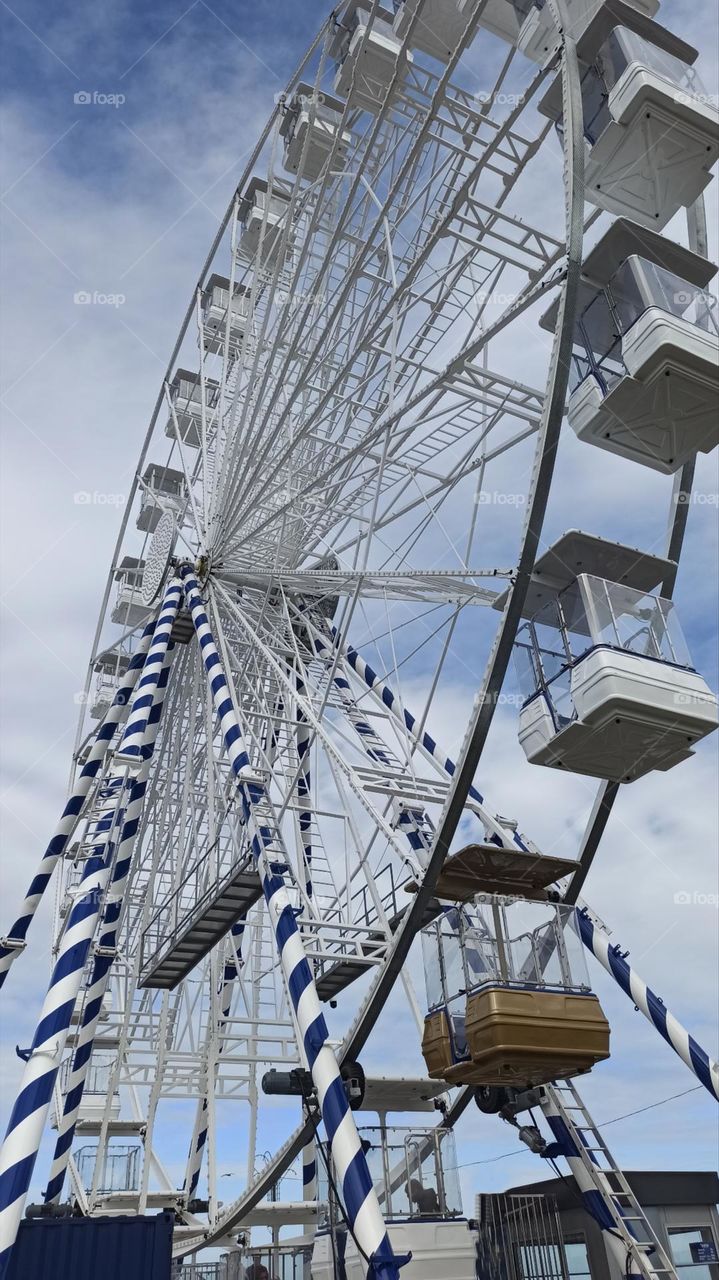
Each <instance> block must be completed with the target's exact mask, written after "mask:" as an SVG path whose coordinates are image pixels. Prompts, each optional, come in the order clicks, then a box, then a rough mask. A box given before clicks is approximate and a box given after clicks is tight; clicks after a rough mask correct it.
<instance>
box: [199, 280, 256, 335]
mask: <svg viewBox="0 0 719 1280" xmlns="http://www.w3.org/2000/svg"><path fill="white" fill-rule="evenodd" d="M232 292H233V297H232V307H230V282H229V280H228V279H227V277H226V276H219V275H217V274H213V275H211V276H210V278H209V280H208V281H207V284H206V285H205V288H204V289H203V291H202V342H203V345H204V348H205V351H210V352H212V353H213V354H217V353H218V352H221V351H224V347H225V330H226V328H227V326H228V324H229V330H230V339H229V341H230V352H231V353H232V354H233V355H236V353H237V351H238V349H239V348H240V347H241V346H242V340H243V338H244V336H245V330H246V328H247V321H248V319H249V315H250V291H249V289H247V288H246V287H245V286H244V285H242V284H235V286H234V288H233V291H232ZM228 312H229V319H228ZM198 341H199V339H198Z"/></svg>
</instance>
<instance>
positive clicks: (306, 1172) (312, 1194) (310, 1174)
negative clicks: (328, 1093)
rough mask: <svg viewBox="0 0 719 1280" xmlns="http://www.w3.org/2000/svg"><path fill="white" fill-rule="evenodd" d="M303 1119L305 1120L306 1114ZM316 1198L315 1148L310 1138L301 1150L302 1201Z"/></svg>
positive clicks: (312, 1139) (313, 1141)
mask: <svg viewBox="0 0 719 1280" xmlns="http://www.w3.org/2000/svg"><path fill="white" fill-rule="evenodd" d="M303 1119H305V1120H306V1119H307V1113H306V1112H305V1114H304V1117H303ZM317 1196H318V1190H317V1148H316V1146H315V1140H314V1138H310V1141H309V1142H306V1143H305V1145H304V1147H303V1148H302V1199H303V1200H305V1201H310V1200H313V1201H314V1200H316V1199H317Z"/></svg>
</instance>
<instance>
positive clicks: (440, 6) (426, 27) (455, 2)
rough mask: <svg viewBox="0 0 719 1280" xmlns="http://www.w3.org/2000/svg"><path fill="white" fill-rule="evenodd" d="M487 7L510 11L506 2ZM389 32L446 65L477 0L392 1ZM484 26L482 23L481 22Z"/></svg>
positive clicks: (498, 0) (495, 1)
mask: <svg viewBox="0 0 719 1280" xmlns="http://www.w3.org/2000/svg"><path fill="white" fill-rule="evenodd" d="M489 6H490V7H492V8H495V9H496V8H499V9H501V10H502V11H504V10H505V9H506V10H507V13H508V14H511V10H510V8H509V6H508V5H507V0H489ZM394 7H395V17H394V23H393V31H394V33H395V35H396V36H397V39H398V40H404V38H405V36H406V35H407V33H408V31H409V30H410V27H411V24H412V21H413V19H415V16H416V21H415V22H414V26H413V27H412V34H411V35H410V38H409V39H410V44H411V45H412V48H413V49H420V50H421V51H422V52H423V53H428V54H429V55H430V57H432V58H436V59H437V60H438V61H439V62H449V59H450V58H451V56H452V54H453V53H454V51H455V49H456V47H457V44H458V43H459V41H460V40H461V38H462V36H463V34H464V31H465V28H466V26H467V24H468V22H469V20H470V18H471V16H472V10H473V9H475V8H476V7H477V0H395V6H394ZM482 25H483V26H486V25H487V24H486V22H483V23H482Z"/></svg>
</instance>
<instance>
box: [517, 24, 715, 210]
mask: <svg viewBox="0 0 719 1280" xmlns="http://www.w3.org/2000/svg"><path fill="white" fill-rule="evenodd" d="M620 14H621V16H619V15H620ZM577 52H578V55H579V58H580V63H581V67H582V101H583V110H584V136H585V139H586V144H587V157H586V164H585V173H584V183H585V188H586V198H587V200H588V201H589V202H590V203H592V204H596V205H598V206H599V207H600V208H602V209H607V210H609V212H610V213H616V214H623V215H625V216H626V217H629V218H633V219H635V221H637V222H641V223H642V224H643V225H644V226H647V227H654V228H655V229H656V230H661V228H662V227H664V226H665V225H666V223H667V222H668V221H669V220H670V218H672V217H673V216H674V214H675V213H677V212H678V210H679V209H681V208H684V207H688V206H689V205H691V204H693V203H694V201H695V200H696V199H697V198H698V196H700V195H701V193H702V191H703V190H704V188H705V187H706V186H707V184H708V182H709V181H710V179H711V169H712V166H713V165H714V163H715V161H716V158H717V153H718V152H719V111H718V110H717V108H716V106H715V105H714V104H713V103H712V102H711V101H710V98H709V95H707V94H706V93H705V91H704V88H703V85H702V83H701V80H700V79H699V77H698V76H697V74H696V72H695V71H693V69H692V64H693V63H694V61H695V59H696V57H697V51H696V49H693V48H692V46H691V45H688V44H686V43H685V42H684V41H683V40H680V39H679V38H678V37H677V36H674V35H672V33H671V32H669V31H667V30H666V29H665V28H664V27H661V26H659V25H658V23H656V22H653V21H651V19H649V18H646V17H644V15H642V14H641V13H639V12H637V11H636V10H634V9H632V8H631V7H630V6H628V5H621V6H617V5H616V4H614V3H610V0H605V3H604V4H603V5H602V8H601V9H600V10H599V12H598V13H597V14H596V15H595V17H594V19H593V20H592V21H591V22H590V24H589V26H588V28H587V30H586V32H585V33H584V35H583V36H582V37H581V39H580V40H579V41H578V43H577ZM539 106H540V110H541V111H542V112H544V114H545V115H547V116H549V117H550V118H551V119H554V120H556V121H557V122H558V123H559V124H560V127H561V121H562V89H561V83H560V80H559V79H557V80H555V82H554V84H553V85H552V86H551V88H550V90H549V92H548V93H547V94H546V95H545V96H544V98H543V99H542V100H541V102H540V104H539Z"/></svg>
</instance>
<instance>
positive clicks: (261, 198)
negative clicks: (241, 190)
mask: <svg viewBox="0 0 719 1280" xmlns="http://www.w3.org/2000/svg"><path fill="white" fill-rule="evenodd" d="M289 206H290V195H289V191H287V190H282V189H281V188H280V187H278V185H277V182H276V180H275V179H273V182H272V190H270V189H269V187H268V185H267V181H266V179H265V178H258V177H254V178H252V180H251V182H250V184H249V186H248V188H247V191H246V192H245V195H244V196H243V198H242V200H241V201H240V205H239V209H238V213H237V217H238V220H239V222H240V223H241V226H242V231H241V232H240V240H239V244H238V246H237V252H238V255H239V257H240V258H242V259H243V260H244V261H248V260H252V259H257V261H258V262H259V265H260V266H261V267H265V268H269V269H274V266H275V263H276V260H277V255H278V253H279V251H280V245H281V243H282V240H283V237H285V233H286V232H287V225H286V224H287V217H288V212H289ZM293 242H294V236H293V233H292V231H291V230H290V231H289V232H288V233H287V235H286V240H285V244H286V249H287V250H288V251H289V250H290V249H291V248H292V244H293Z"/></svg>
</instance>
